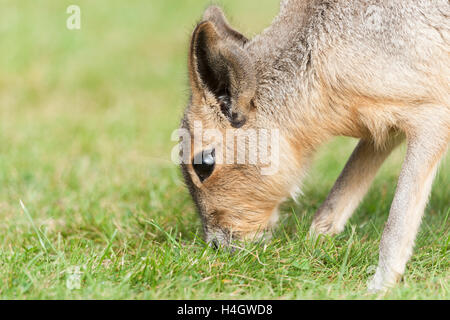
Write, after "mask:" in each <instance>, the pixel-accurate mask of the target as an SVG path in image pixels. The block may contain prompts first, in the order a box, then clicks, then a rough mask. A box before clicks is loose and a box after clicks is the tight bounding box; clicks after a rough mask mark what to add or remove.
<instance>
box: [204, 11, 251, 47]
mask: <svg viewBox="0 0 450 320" xmlns="http://www.w3.org/2000/svg"><path fill="white" fill-rule="evenodd" d="M203 20H204V21H211V22H213V23H214V25H215V26H216V28H217V31H218V32H219V33H220V35H221V36H222V37H224V38H228V39H231V40H233V41H236V42H237V43H238V44H240V45H241V46H243V45H244V44H246V43H247V42H248V39H247V38H246V37H245V36H244V35H243V34H242V33H240V32H238V31H236V30H235V29H233V28H232V27H231V26H230V24H229V23H228V21H227V18H225V15H224V13H223V11H222V9H220V8H219V7H218V6H210V7H208V9H206V10H205V12H204V13H203Z"/></svg>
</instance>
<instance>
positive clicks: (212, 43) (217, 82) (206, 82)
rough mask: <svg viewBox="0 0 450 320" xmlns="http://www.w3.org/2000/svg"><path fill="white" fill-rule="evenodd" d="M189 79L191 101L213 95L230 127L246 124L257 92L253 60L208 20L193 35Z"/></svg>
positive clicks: (198, 26)
mask: <svg viewBox="0 0 450 320" xmlns="http://www.w3.org/2000/svg"><path fill="white" fill-rule="evenodd" d="M189 78H190V83H191V89H192V95H193V97H194V98H202V97H204V98H208V97H210V96H211V95H212V96H213V97H214V99H215V101H216V103H217V104H218V105H220V108H221V111H222V112H223V114H224V115H225V116H226V117H227V118H228V120H229V121H230V123H231V125H232V126H233V127H235V128H239V127H241V126H242V125H243V124H244V123H245V121H246V120H247V116H248V113H249V112H250V109H251V108H252V103H251V100H252V99H253V97H254V95H255V90H256V76H255V68H254V65H253V61H252V60H251V58H250V57H249V55H248V54H247V53H246V52H245V51H244V49H242V48H241V47H240V46H239V45H237V44H236V43H235V42H233V41H229V40H227V39H224V38H223V37H222V36H221V34H220V33H219V32H218V31H217V29H216V27H215V25H214V23H213V22H211V21H203V22H201V23H200V24H199V25H197V27H196V28H195V30H194V33H193V35H192V40H191V48H190V53H189Z"/></svg>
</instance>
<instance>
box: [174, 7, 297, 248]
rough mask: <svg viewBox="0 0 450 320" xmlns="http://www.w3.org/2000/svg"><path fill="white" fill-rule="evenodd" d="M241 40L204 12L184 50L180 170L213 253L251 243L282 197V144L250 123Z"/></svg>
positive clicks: (250, 79) (248, 64) (249, 74)
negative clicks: (186, 94)
mask: <svg viewBox="0 0 450 320" xmlns="http://www.w3.org/2000/svg"><path fill="white" fill-rule="evenodd" d="M247 41H248V40H247V39H246V38H245V37H244V36H243V35H242V34H240V33H239V32H237V31H235V30H233V29H232V28H231V27H230V26H229V25H228V23H227V21H226V20H225V17H224V16H223V14H222V11H221V10H220V9H218V8H217V7H210V8H209V9H208V10H207V11H206V12H205V15H204V20H203V21H202V22H201V23H199V24H198V25H197V27H196V28H195V30H194V32H193V34H192V39H191V44H190V50H189V62H188V68H189V81H190V91H191V97H190V101H189V105H188V107H187V109H186V111H185V114H184V118H183V120H182V123H181V129H182V132H184V134H183V137H182V141H181V146H182V150H183V151H182V153H183V155H182V163H181V169H182V172H183V175H184V179H185V182H186V184H187V186H188V188H189V191H190V193H191V195H192V198H193V200H194V202H195V204H196V206H197V209H198V211H199V214H200V217H201V219H202V223H203V227H204V232H205V237H206V241H207V242H209V243H213V244H214V245H216V246H217V245H229V244H230V241H231V240H234V239H245V240H247V239H254V238H259V237H260V236H261V235H262V234H264V233H265V231H267V230H268V229H270V228H271V227H272V226H273V224H274V222H275V221H276V219H277V210H278V206H279V204H280V202H281V201H283V199H284V198H286V196H287V195H288V194H289V190H287V188H288V184H289V183H288V182H287V179H286V175H287V170H285V168H287V167H288V166H286V165H284V164H282V165H280V164H279V162H280V161H281V162H282V161H284V160H283V157H280V156H279V155H280V153H282V152H283V142H282V141H281V139H280V135H279V132H278V130H277V129H269V127H270V126H269V125H268V124H267V122H265V121H261V119H259V118H260V117H259V116H258V106H257V105H255V101H254V100H255V99H254V97H255V94H256V91H257V75H256V74H255V66H254V61H252V57H251V56H250V55H249V54H248V52H247V50H246V43H247ZM272 128H273V127H272ZM280 148H281V149H280Z"/></svg>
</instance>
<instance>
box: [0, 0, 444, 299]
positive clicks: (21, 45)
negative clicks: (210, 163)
mask: <svg viewBox="0 0 450 320" xmlns="http://www.w3.org/2000/svg"><path fill="white" fill-rule="evenodd" d="M216 3H217V2H216ZM71 4H76V5H78V6H79V7H80V8H81V29H80V30H68V29H67V28H66V20H67V18H68V17H69V14H67V13H66V9H67V7H68V6H69V5H71ZM208 4H210V2H209V1H202V0H195V1H194V0H187V1H175V0H164V1H163V0H161V1H156V0H150V1H148V0H147V1H144V0H130V1H106V0H95V1H92V0H89V1H88V0H85V1H75V0H73V1H66V0H58V1H51V0H39V1H35V0H0V48H1V50H0V297H1V298H208V297H210V298H217V297H221V298H229V297H247V298H255V297H256V298H278V297H285V298H329V297H335V298H339V297H344V298H347V297H363V296H364V295H363V292H365V291H364V288H365V283H364V281H366V280H367V279H366V278H367V277H368V276H367V274H366V270H365V269H364V268H366V267H367V266H370V265H373V264H375V263H376V256H377V243H378V241H379V233H381V230H382V227H383V223H384V221H385V219H386V216H387V212H388V210H389V204H390V201H391V199H392V195H393V191H394V188H395V184H396V177H397V175H398V171H399V168H400V164H401V160H402V157H403V153H404V147H403V148H400V149H399V150H398V151H396V152H395V153H394V155H393V156H392V157H391V158H390V159H389V161H388V163H387V164H386V165H385V166H384V167H383V169H382V172H381V174H380V176H379V177H378V178H377V180H376V182H375V187H374V188H373V189H372V192H371V193H370V194H369V196H368V198H366V201H365V202H364V204H363V205H362V207H361V208H360V209H359V210H358V213H357V215H356V217H355V218H353V219H352V223H353V224H355V225H359V226H362V227H361V228H370V231H368V230H369V229H361V230H359V229H358V230H359V231H358V233H357V235H356V238H355V239H358V241H363V242H364V239H365V237H366V238H367V236H368V235H369V236H368V237H369V240H370V241H368V242H366V244H365V245H366V247H364V244H362V245H361V246H360V247H358V248H359V249H358V250H357V252H353V251H350V258H348V257H347V258H346V259H347V260H346V261H345V266H346V268H347V267H348V265H349V262H348V261H354V268H356V269H355V270H357V271H355V270H353V271H351V272H349V273H348V277H349V278H348V281H349V284H347V287H346V286H345V285H344V284H343V283H335V280H336V274H339V272H342V270H343V269H342V263H343V262H344V260H342V259H344V256H341V253H342V252H341V251H342V250H343V252H344V253H345V248H347V249H348V245H349V244H348V243H347V240H348V237H349V234H350V233H351V232H350V231H349V230H350V229H348V230H347V229H346V232H345V233H344V235H343V236H342V238H338V239H337V240H336V241H337V242H336V243H335V244H333V245H331V246H332V248H331V249H330V248H328V249H320V250H325V254H326V255H328V256H333V254H332V253H331V252H336V257H337V258H336V259H337V260H336V261H335V264H333V263H331V266H330V265H328V266H326V265H324V264H321V263H320V261H321V260H320V259H322V258H320V257H322V256H321V255H320V254H321V253H320V252H322V251H320V250H319V249H313V248H309V247H302V246H303V244H302V243H303V241H300V240H299V241H297V242H296V241H294V240H293V239H294V238H295V237H296V236H298V237H300V236H299V235H301V234H303V233H302V232H304V233H306V231H307V228H308V225H309V223H310V221H311V217H312V215H313V213H314V211H315V210H316V209H317V207H318V206H319V205H320V203H321V202H322V201H323V200H324V198H325V197H326V194H327V192H328V191H329V189H330V188H331V186H332V184H333V182H334V180H335V179H336V177H337V175H338V174H339V170H340V169H341V168H342V167H343V165H344V163H345V161H346V159H347V158H348V156H349V154H350V153H351V150H352V148H353V146H354V145H355V143H356V141H355V140H351V139H344V138H339V139H335V140H333V141H332V142H331V143H330V144H328V145H327V146H324V148H323V149H322V150H321V152H320V153H319V155H318V156H317V162H316V164H315V165H314V167H313V168H312V170H311V173H310V175H309V176H308V177H307V179H306V182H305V188H304V193H305V195H304V196H303V197H302V198H301V199H299V204H294V203H293V202H288V203H287V204H286V205H285V209H284V210H283V216H282V223H281V224H282V226H283V225H284V227H282V230H283V231H280V234H279V237H278V239H279V242H276V243H274V244H273V247H274V248H275V249H273V250H274V251H271V252H270V251H269V253H266V254H267V257H266V258H264V254H263V253H261V257H260V259H267V260H265V261H266V266H265V267H264V270H265V271H264V272H261V269H258V267H260V266H259V265H258V262H257V261H256V262H255V261H254V259H253V258H252V255H249V256H246V258H245V259H249V260H248V262H247V264H245V263H244V264H243V265H242V263H243V262H242V261H241V260H239V259H240V258H229V257H227V256H226V255H225V254H223V256H222V253H211V252H209V253H208V255H209V256H212V257H213V258H214V259H219V260H218V262H217V261H216V262H211V260H208V259H213V258H208V255H206V257H205V255H201V256H199V257H201V258H199V257H197V256H195V255H196V254H200V253H202V252H204V250H206V249H204V247H203V245H202V244H201V241H200V240H199V238H200V237H201V228H200V221H199V219H198V217H197V214H196V213H195V210H194V206H193V205H192V203H191V200H190V198H189V196H188V193H187V191H186V190H185V187H184V186H183V182H182V180H181V176H180V174H179V171H178V168H177V167H176V166H175V165H173V164H172V163H171V161H170V151H171V149H172V148H173V146H174V145H175V142H173V141H171V140H170V136H171V133H172V131H173V130H174V129H176V128H177V127H178V124H179V120H180V118H181V115H182V111H183V108H184V107H185V105H186V103H187V100H188V94H189V92H188V85H187V67H186V61H187V48H188V43H189V37H190V33H191V32H192V30H193V28H194V27H195V24H196V22H198V21H199V19H200V17H201V14H202V12H203V10H204V9H205V8H206V7H207V5H208ZM220 4H221V5H222V7H224V9H225V11H226V13H227V15H228V17H229V20H230V21H231V23H232V24H233V25H234V26H235V27H237V29H239V30H240V31H242V32H243V33H244V34H246V35H247V36H250V37H251V36H253V35H255V34H257V33H259V32H260V31H261V30H263V28H265V27H266V26H268V25H269V24H270V22H271V20H272V19H273V18H274V16H275V15H276V13H277V11H278V6H279V3H278V1H277V0H252V1H238V0H226V1H225V0H224V1H222V2H221V3H220ZM449 173H450V166H449V164H448V161H444V163H443V165H442V167H441V170H440V171H439V174H438V178H437V181H436V183H435V189H434V192H433V195H432V196H431V202H430V206H429V208H428V209H427V217H426V218H425V223H424V227H423V228H422V230H425V231H423V232H422V233H421V236H420V237H422V238H420V237H419V244H420V245H418V246H419V247H420V248H427V249H423V250H424V251H423V253H422V254H420V252H421V251H420V250H419V253H418V254H417V255H416V257H417V259H422V261H423V262H421V261H418V262H417V264H419V266H418V267H417V266H416V269H417V270H419V271H417V272H419V275H417V274H414V276H412V278H413V279H414V280H412V281H416V280H417V279H419V280H418V283H419V284H416V285H415V287H414V286H413V287H414V288H413V289H408V288H406V289H405V288H403V289H398V290H400V291H398V292H396V293H395V294H394V296H393V297H398V298H417V297H419V298H420V297H438V298H439V297H440V298H448V297H449V296H448V279H449V272H448V267H449V264H448V262H446V261H447V260H448V259H447V258H448V250H447V247H448V243H449V237H448V223H447V219H446V217H447V216H448V211H449V201H448V195H449V187H448V182H449ZM20 200H22V201H23V202H24V204H25V206H26V207H27V208H28V211H29V215H27V214H26V212H24V210H22V209H21V207H20V205H19V201H20ZM297 219H301V220H302V222H301V223H300V225H298V224H297V227H296V223H294V221H296V220H297ZM33 226H35V227H36V228H33ZM364 226H365V227H364ZM372 226H373V227H372ZM435 228H440V229H439V230H440V231H439V232H440V233H437V231H434V230H435ZM374 230H375V231H374ZM349 232H350V233H349ZM299 239H300V238H299ZM420 239H422V240H420ZM169 240H170V241H169ZM283 241H284V242H283ZM292 241H293V242H292ZM339 241H340V242H339ZM185 246H186V248H188V249H183V248H185ZM282 248H283V249H282ZM285 248H290V249H285ZM295 248H296V249H295ZM342 248H344V249H342ZM364 248H366V249H364ZM368 248H369V249H368ZM430 248H431V249H430ZM294 249H295V250H294ZM360 249H361V250H363V249H364V250H363V251H365V253H366V254H367V255H368V256H367V257H362V256H361V255H360V254H359V253H358V252H359V250H360ZM186 250H187V251H186ZM283 250H287V251H283ZM289 250H291V251H289ZM302 250H303V251H302ZM309 250H312V251H311V252H310V251H309ZM314 250H319V253H317V252H316V251H314ZM326 250H332V251H326ZM333 250H335V251H333ZM340 250H341V251H340ZM349 250H350V249H349ZM429 250H432V251H433V252H435V255H433V254H432V255H429ZM264 252H266V251H264ZM280 252H282V253H281V258H280ZM302 252H303V253H302ZM308 252H309V253H308ZM339 252H340V253H339ZM363 253H364V252H363ZM202 254H203V253H202ZM316 254H317V256H316ZM342 254H343V253H342ZM193 255H194V256H193ZM217 255H218V256H217ZM283 255H284V258H283ZM297 255H299V256H298V257H297ZM194 257H197V258H195V259H197V260H199V261H200V262H199V265H198V266H197V267H194V264H193V262H192V261H193V259H194ZM277 257H278V258H277ZM291 257H292V259H291ZM419 257H420V258H419ZM202 259H203V260H202ZM227 259H232V261H231V262H230V261H229V260H227ZM233 259H234V260H233ZM235 259H237V260H235ZM245 259H244V260H245ZM252 259H253V260H252ZM296 259H297V260H296ZM302 259H303V260H302ZM308 259H311V260H308ZM314 259H319V260H317V261H316V262H317V263H316V264H315V263H314V261H315V260H314ZM348 259H350V260H348ZM352 259H354V260H352ZM361 259H362V260H361ZM426 259H428V260H426ZM233 261H234V262H233ZM245 261H247V260H245ZM293 261H306V262H307V268H306V267H305V265H304V264H302V265H301V266H300V267H299V268H298V269H296V270H297V271H298V270H302V272H301V273H302V275H300V274H299V272H297V273H295V272H294V271H293V273H292V274H290V273H289V274H287V275H286V274H285V273H283V272H284V271H283V272H281V271H280V270H291V269H290V268H291V265H292V263H293ZM333 261H334V260H333ZM214 263H216V264H217V268H216V269H214V270H213V271H211V265H214ZM233 263H237V264H238V265H240V267H239V266H235V267H233ZM295 263H297V262H295ZM421 263H423V264H424V265H422V264H421ZM73 266H80V268H81V270H82V273H83V276H82V286H81V288H80V289H78V290H69V289H68V288H67V285H66V281H67V279H68V275H67V270H68V268H71V267H73ZM183 266H184V267H183ZM208 266H209V269H208ZM420 266H422V269H420ZM223 268H237V269H236V270H234V269H233V270H234V271H233V273H232V274H237V273H239V275H240V277H236V276H230V275H227V273H226V272H225V271H224V269H223ZM320 268H322V269H320ZM324 268H325V269H324ZM358 268H359V269H358ZM208 270H209V271H208ZM420 270H422V271H420ZM252 272H253V273H254V274H253V275H252ZM420 272H422V273H420ZM230 273H231V271H229V272H228V274H230ZM280 274H282V275H284V277H291V280H290V281H287V280H286V281H287V282H286V283H285V284H284V286H283V281H284V280H283V279H284V278H282V277H281V276H280ZM341 275H342V273H341ZM69 276H70V275H69ZM208 277H211V278H208ZM246 277H247V280H246ZM252 277H254V278H257V280H258V281H260V282H261V283H260V282H258V281H253V280H249V279H254V278H252ZM280 277H281V278H280ZM302 277H303V278H302ZM417 277H418V278H417ZM204 279H206V280H204ZM302 279H303V280H302ZM315 279H316V280H317V279H318V280H317V283H316V284H315V283H314V281H316V280H315ZM339 279H341V280H342V279H346V278H345V277H344V278H339ZM420 279H431V280H428V282H425V283H421V282H420ZM199 281H203V282H200V283H201V284H200V285H199V286H198V285H197V286H195V285H194V284H195V283H197V282H199ZM227 281H230V282H227ZM280 281H281V287H280ZM302 281H303V282H302ZM228 283H230V284H229V285H226V284H228ZM329 283H334V285H331V286H328V284H329ZM414 283H415V282H414ZM299 286H300V289H299ZM187 288H189V289H187ZM346 289H347V290H346ZM402 290H403V291H402ZM351 292H353V293H351ZM233 293H234V294H233Z"/></svg>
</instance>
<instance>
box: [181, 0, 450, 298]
mask: <svg viewBox="0 0 450 320" xmlns="http://www.w3.org/2000/svg"><path fill="white" fill-rule="evenodd" d="M449 15H450V5H449V3H448V1H444V0H438V1H431V0H430V1H420V2H417V1H413V0H405V1H401V2H400V1H385V2H381V3H380V2H379V1H375V0H358V1H346V0H334V1H320V0H287V1H283V2H282V4H281V10H280V14H279V15H278V16H277V17H276V18H275V20H274V21H273V23H272V25H271V26H270V27H269V28H267V29H266V30H264V31H263V32H262V33H261V34H260V35H258V36H256V37H254V38H253V39H251V40H248V39H247V38H246V37H245V36H243V35H241V34H240V33H239V32H237V31H235V30H234V29H232V28H231V26H229V25H228V23H227V21H226V19H225V17H224V15H223V13H222V12H221V10H220V9H219V8H217V7H211V8H209V9H208V10H207V11H206V12H205V14H204V19H205V21H203V22H201V23H200V24H199V25H198V26H197V28H196V30H195V31H194V34H193V37H192V42H191V50H190V55H189V75H190V84H191V92H192V96H191V101H190V104H189V106H188V108H187V109H186V112H185V116H184V119H183V121H182V128H184V129H187V130H189V132H190V133H191V134H194V123H195V122H199V123H201V124H202V127H203V128H211V129H217V130H219V131H220V132H221V133H222V134H225V132H226V130H230V129H233V130H236V132H237V134H238V135H239V132H243V131H245V130H248V129H254V130H258V129H262V128H264V129H270V128H276V129H279V130H280V152H279V154H280V164H281V165H280V167H279V170H278V172H277V174H275V175H268V176H265V175H262V174H261V173H260V169H261V164H260V163H257V164H252V165H250V164H240V165H237V164H226V165H217V166H216V167H215V169H214V171H213V172H212V174H211V175H210V176H209V177H208V178H207V179H206V180H204V181H203V182H201V181H200V180H199V179H198V177H197V176H196V172H195V170H194V169H193V166H192V164H191V163H187V164H183V165H182V169H183V173H184V177H185V179H186V183H187V185H188V187H189V190H190V192H191V194H192V196H193V198H194V200H195V203H196V205H197V207H198V209H199V212H200V215H201V218H202V220H203V225H204V228H205V233H206V238H207V241H216V242H219V243H222V244H229V243H230V241H231V240H233V239H245V238H251V237H255V236H257V235H259V234H261V231H264V230H266V229H268V228H270V227H272V226H273V223H274V222H275V221H276V216H277V209H278V206H279V205H280V203H281V202H282V201H284V200H285V199H286V198H288V197H289V196H290V195H291V194H292V193H295V192H296V190H298V188H299V185H300V183H301V179H300V178H301V177H302V176H303V174H304V172H305V169H306V167H307V166H308V164H309V162H310V159H311V157H312V155H313V153H314V151H315V149H316V148H317V147H318V146H320V145H321V144H322V143H323V142H325V141H327V140H328V139H329V138H331V137H333V136H337V135H343V136H351V137H356V138H360V139H361V141H360V143H359V144H358V146H357V147H356V149H355V151H354V152H353V154H352V156H351V157H350V159H349V161H348V163H347V165H346V166H345V168H344V170H343V172H342V174H341V176H340V177H339V179H338V180H337V182H336V184H335V185H334V187H333V189H332V190H331V192H330V195H329V196H328V198H327V200H326V201H325V203H324V204H323V205H322V207H321V208H320V209H319V210H318V212H317V214H316V216H315V218H314V221H313V224H312V232H313V233H326V234H335V233H338V232H340V231H342V229H343V227H344V224H345V222H346V221H347V219H348V218H349V217H350V216H351V214H352V213H353V211H354V210H355V209H356V207H357V206H358V204H359V202H360V201H361V199H362V198H363V197H364V194H365V193H366V191H367V190H368V189H369V186H370V183H371V181H372V180H373V178H374V176H375V174H376V172H377V170H378V168H379V167H380V166H381V164H382V163H383V161H384V160H385V159H386V157H387V156H388V155H389V154H390V152H391V151H392V149H394V148H395V147H396V146H397V145H398V144H399V143H400V142H401V141H402V140H403V139H404V137H406V140H407V141H408V152H407V155H406V158H405V162H404V164H403V168H402V171H401V174H400V178H399V184H398V186H397V191H396V195H395V198H394V200H393V203H392V207H391V211H390V215H389V220H388V223H387V225H386V229H385V231H384V233H383V238H382V241H381V244H380V263H379V267H378V269H377V272H376V275H375V277H374V279H373V281H372V283H371V285H370V288H371V289H372V290H380V289H382V288H384V287H386V286H389V285H391V284H392V283H394V282H395V281H396V280H398V278H399V277H400V276H401V274H403V272H404V268H405V265H406V262H407V260H408V259H409V257H410V255H411V252H412V248H413V242H414V238H415V235H416V232H417V229H418V228H419V225H420V219H421V216H422V214H423V211H424V208H425V205H426V201H427V199H428V195H429V192H430V190H431V184H432V181H433V177H434V174H435V172H436V170H437V166H438V163H439V160H440V159H441V158H442V156H443V154H444V153H445V150H446V149H447V146H448V143H449V140H450V85H449V83H450V22H449V21H450V20H449V19H448V16H449ZM372 20H373V21H372ZM199 39H200V40H199ZM205 70H206V71H205ZM204 145H209V146H212V147H213V148H216V149H217V150H221V149H226V148H227V146H224V145H219V144H218V142H217V140H214V139H212V140H211V139H210V141H204ZM189 147H190V148H191V150H192V154H197V153H198V152H202V150H196V149H195V146H194V145H191V146H189ZM233 152H238V150H233Z"/></svg>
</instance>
